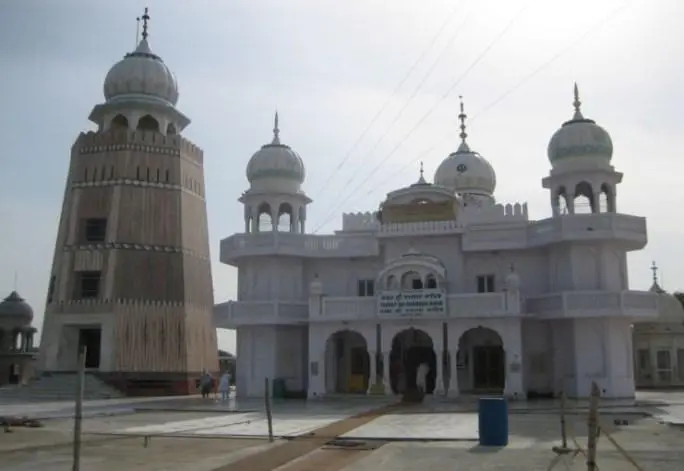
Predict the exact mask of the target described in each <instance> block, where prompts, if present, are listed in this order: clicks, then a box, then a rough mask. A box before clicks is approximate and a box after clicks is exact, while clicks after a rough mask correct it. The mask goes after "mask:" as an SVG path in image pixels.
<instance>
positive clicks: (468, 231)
mask: <svg viewBox="0 0 684 471" xmlns="http://www.w3.org/2000/svg"><path fill="white" fill-rule="evenodd" d="M460 118H461V122H462V126H461V128H462V133H461V138H462V142H461V145H460V146H459V148H458V150H457V151H455V152H454V153H452V154H451V155H449V156H448V157H447V158H446V159H445V161H444V162H443V163H442V165H440V167H439V169H438V170H437V173H436V175H435V178H434V181H435V182H437V183H435V184H431V183H427V182H426V181H425V180H424V178H423V175H422V169H421V176H420V179H419V181H418V182H417V183H415V184H413V185H410V186H408V187H405V188H402V189H399V190H396V191H394V192H391V193H389V194H388V195H387V198H386V200H385V201H384V202H383V203H382V205H381V208H380V210H379V211H378V212H372V213H371V212H369V213H364V214H344V215H343V218H342V219H343V224H342V230H340V231H337V232H336V233H335V235H314V234H307V233H306V232H305V220H306V206H307V205H308V204H309V203H310V200H309V199H308V198H307V197H306V195H305V194H304V192H303V191H302V190H301V184H302V183H303V182H304V167H303V163H302V160H301V158H300V157H299V155H298V154H296V152H294V151H292V150H291V149H290V148H289V147H287V146H284V145H283V144H281V143H280V139H279V135H278V132H279V130H278V126H277V122H276V129H275V130H274V131H275V133H274V141H273V143H272V144H269V145H267V146H264V148H262V150H260V151H259V152H257V153H256V154H255V155H254V156H253V157H252V160H251V161H250V164H249V166H248V178H249V180H250V184H251V187H250V189H249V190H248V191H246V192H245V193H244V194H243V195H242V197H241V198H240V201H241V202H243V203H244V204H245V233H240V234H234V235H232V236H230V237H228V238H226V239H223V240H222V241H221V261H222V262H223V263H227V264H230V265H233V266H236V267H237V268H238V299H237V301H229V302H226V303H223V304H219V305H217V306H215V310H214V318H215V322H216V326H217V327H219V328H230V329H236V330H237V373H236V384H237V394H238V396H243V397H244V396H259V395H263V387H264V386H263V385H264V378H265V377H268V378H283V379H284V380H285V382H286V387H287V389H288V390H290V391H297V392H299V393H301V394H306V395H307V396H308V397H310V398H312V397H319V396H325V395H330V394H337V393H342V392H362V393H365V392H368V393H381V394H395V393H396V392H397V391H400V390H401V389H402V387H403V386H405V383H406V381H411V379H410V378H411V371H414V369H415V366H416V365H415V363H416V362H423V361H426V362H428V363H429V364H430V367H431V373H430V375H429V377H428V391H429V392H433V393H434V394H446V395H449V396H458V395H459V394H470V393H478V392H485V391H495V392H502V393H504V394H505V395H507V396H510V397H517V398H524V397H529V396H533V395H540V396H541V395H549V396H550V395H556V394H558V393H559V392H560V391H561V390H562V389H565V391H566V392H567V393H568V394H569V395H570V396H586V395H588V394H589V390H590V386H591V383H592V382H594V381H595V382H596V383H597V384H598V385H599V387H600V388H601V389H602V392H603V396H604V397H612V398H618V397H632V396H633V395H634V374H633V368H634V367H633V361H634V360H633V349H632V328H631V325H632V323H633V322H634V321H635V320H648V319H655V318H657V316H658V305H659V304H658V294H656V293H653V292H648V291H644V292H641V291H633V290H630V289H629V283H628V278H627V261H626V258H627V252H629V251H632V250H639V249H641V248H643V247H644V246H645V245H646V242H647V233H646V221H645V219H644V218H642V217H637V216H631V215H626V214H620V213H618V212H617V209H616V188H617V185H618V184H619V183H620V181H621V179H622V174H620V173H619V172H616V171H615V169H614V168H613V167H612V166H611V165H610V160H611V157H612V143H611V141H610V137H609V136H608V134H607V132H605V130H603V129H602V128H600V127H599V126H597V125H596V124H595V123H594V122H593V121H591V120H588V119H585V118H584V117H583V116H582V114H581V112H580V103H579V99H578V94H577V90H575V115H574V117H573V119H572V120H570V121H568V122H566V123H564V125H563V127H561V128H560V129H559V131H558V132H557V133H556V134H555V135H554V137H553V138H552V140H551V143H550V144H549V159H550V160H551V164H552V169H551V172H550V174H549V176H548V177H546V178H544V180H543V186H544V187H545V188H547V189H548V190H549V192H550V198H551V205H552V208H553V216H552V217H551V218H548V219H544V220H536V221H534V220H531V219H529V216H528V210H527V205H526V204H518V203H516V204H496V203H495V200H494V194H493V192H494V189H495V186H496V176H495V173H494V170H493V169H492V167H491V165H490V164H489V162H487V160H486V159H484V158H483V157H482V156H480V155H479V154H477V153H476V152H474V151H472V150H471V149H470V147H469V145H468V144H467V143H466V137H467V135H466V133H465V118H466V116H465V114H464V113H463V112H462V113H461V116H460ZM274 147H275V149H274ZM264 149H266V151H267V152H264ZM275 154H278V156H277V157H278V158H274V156H275ZM579 197H585V198H586V200H587V201H588V202H589V205H588V207H587V208H582V207H581V206H580V205H579V204H577V203H578V202H579ZM576 202H577V203H576ZM582 209H586V210H587V212H585V213H581V210H582ZM269 219H271V220H273V221H274V222H273V223H272V224H268V222H267V221H268V220H269ZM284 220H287V221H284ZM279 222H280V223H279ZM366 352H367V353H368V354H367V355H366ZM430 376H431V377H430Z"/></svg>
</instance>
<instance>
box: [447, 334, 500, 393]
mask: <svg viewBox="0 0 684 471" xmlns="http://www.w3.org/2000/svg"><path fill="white" fill-rule="evenodd" d="M457 362H458V365H457V368H458V370H457V371H458V389H459V391H460V392H464V393H472V392H477V393H492V394H502V393H503V391H504V388H505V386H506V354H505V352H504V346H503V340H502V339H501V336H500V335H499V334H498V333H497V332H496V331H495V330H493V329H488V328H486V327H476V328H474V329H470V330H468V331H466V332H465V333H464V334H463V335H462V336H461V338H460V339H459V341H458V355H457Z"/></svg>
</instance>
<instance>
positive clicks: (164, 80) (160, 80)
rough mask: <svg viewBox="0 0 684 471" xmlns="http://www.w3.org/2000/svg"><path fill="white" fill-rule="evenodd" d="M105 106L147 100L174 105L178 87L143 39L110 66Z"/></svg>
mask: <svg viewBox="0 0 684 471" xmlns="http://www.w3.org/2000/svg"><path fill="white" fill-rule="evenodd" d="M104 96H105V98H106V99H107V101H108V102H110V101H116V100H120V99H131V98H134V99H137V100H140V99H143V100H145V99H147V100H153V101H161V102H162V103H163V104H171V105H175V104H176V103H177V102H178V83H177V82H176V77H175V76H174V75H173V72H171V70H170V69H169V68H168V67H167V66H166V64H164V61H162V59H161V58H160V57H159V56H157V55H156V54H154V53H153V52H152V50H151V49H150V46H149V44H148V42H147V38H146V37H145V38H143V39H142V41H140V43H139V44H138V47H137V48H136V49H135V51H133V52H131V53H129V54H126V56H125V57H124V58H123V59H122V60H120V61H119V62H117V63H116V64H114V66H113V67H112V68H111V69H110V70H109V72H108V73H107V77H106V78H105V82H104Z"/></svg>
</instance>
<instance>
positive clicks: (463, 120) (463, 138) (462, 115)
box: [458, 95, 468, 144]
mask: <svg viewBox="0 0 684 471" xmlns="http://www.w3.org/2000/svg"><path fill="white" fill-rule="evenodd" d="M458 99H459V100H460V101H461V113H460V114H459V115H458V119H459V121H461V134H460V135H459V137H460V138H461V142H463V143H464V144H465V141H466V138H467V137H468V133H466V118H467V117H468V115H467V114H465V111H464V107H463V96H462V95H459V97H458Z"/></svg>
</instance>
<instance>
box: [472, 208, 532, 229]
mask: <svg viewBox="0 0 684 471" xmlns="http://www.w3.org/2000/svg"><path fill="white" fill-rule="evenodd" d="M459 216H460V217H459V221H461V222H462V223H463V224H464V225H468V224H477V223H499V222H502V223H505V222H515V221H528V220H529V215H528V211H527V203H507V204H496V205H493V206H484V207H473V206H466V207H464V208H462V209H461V213H460V215H459Z"/></svg>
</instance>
